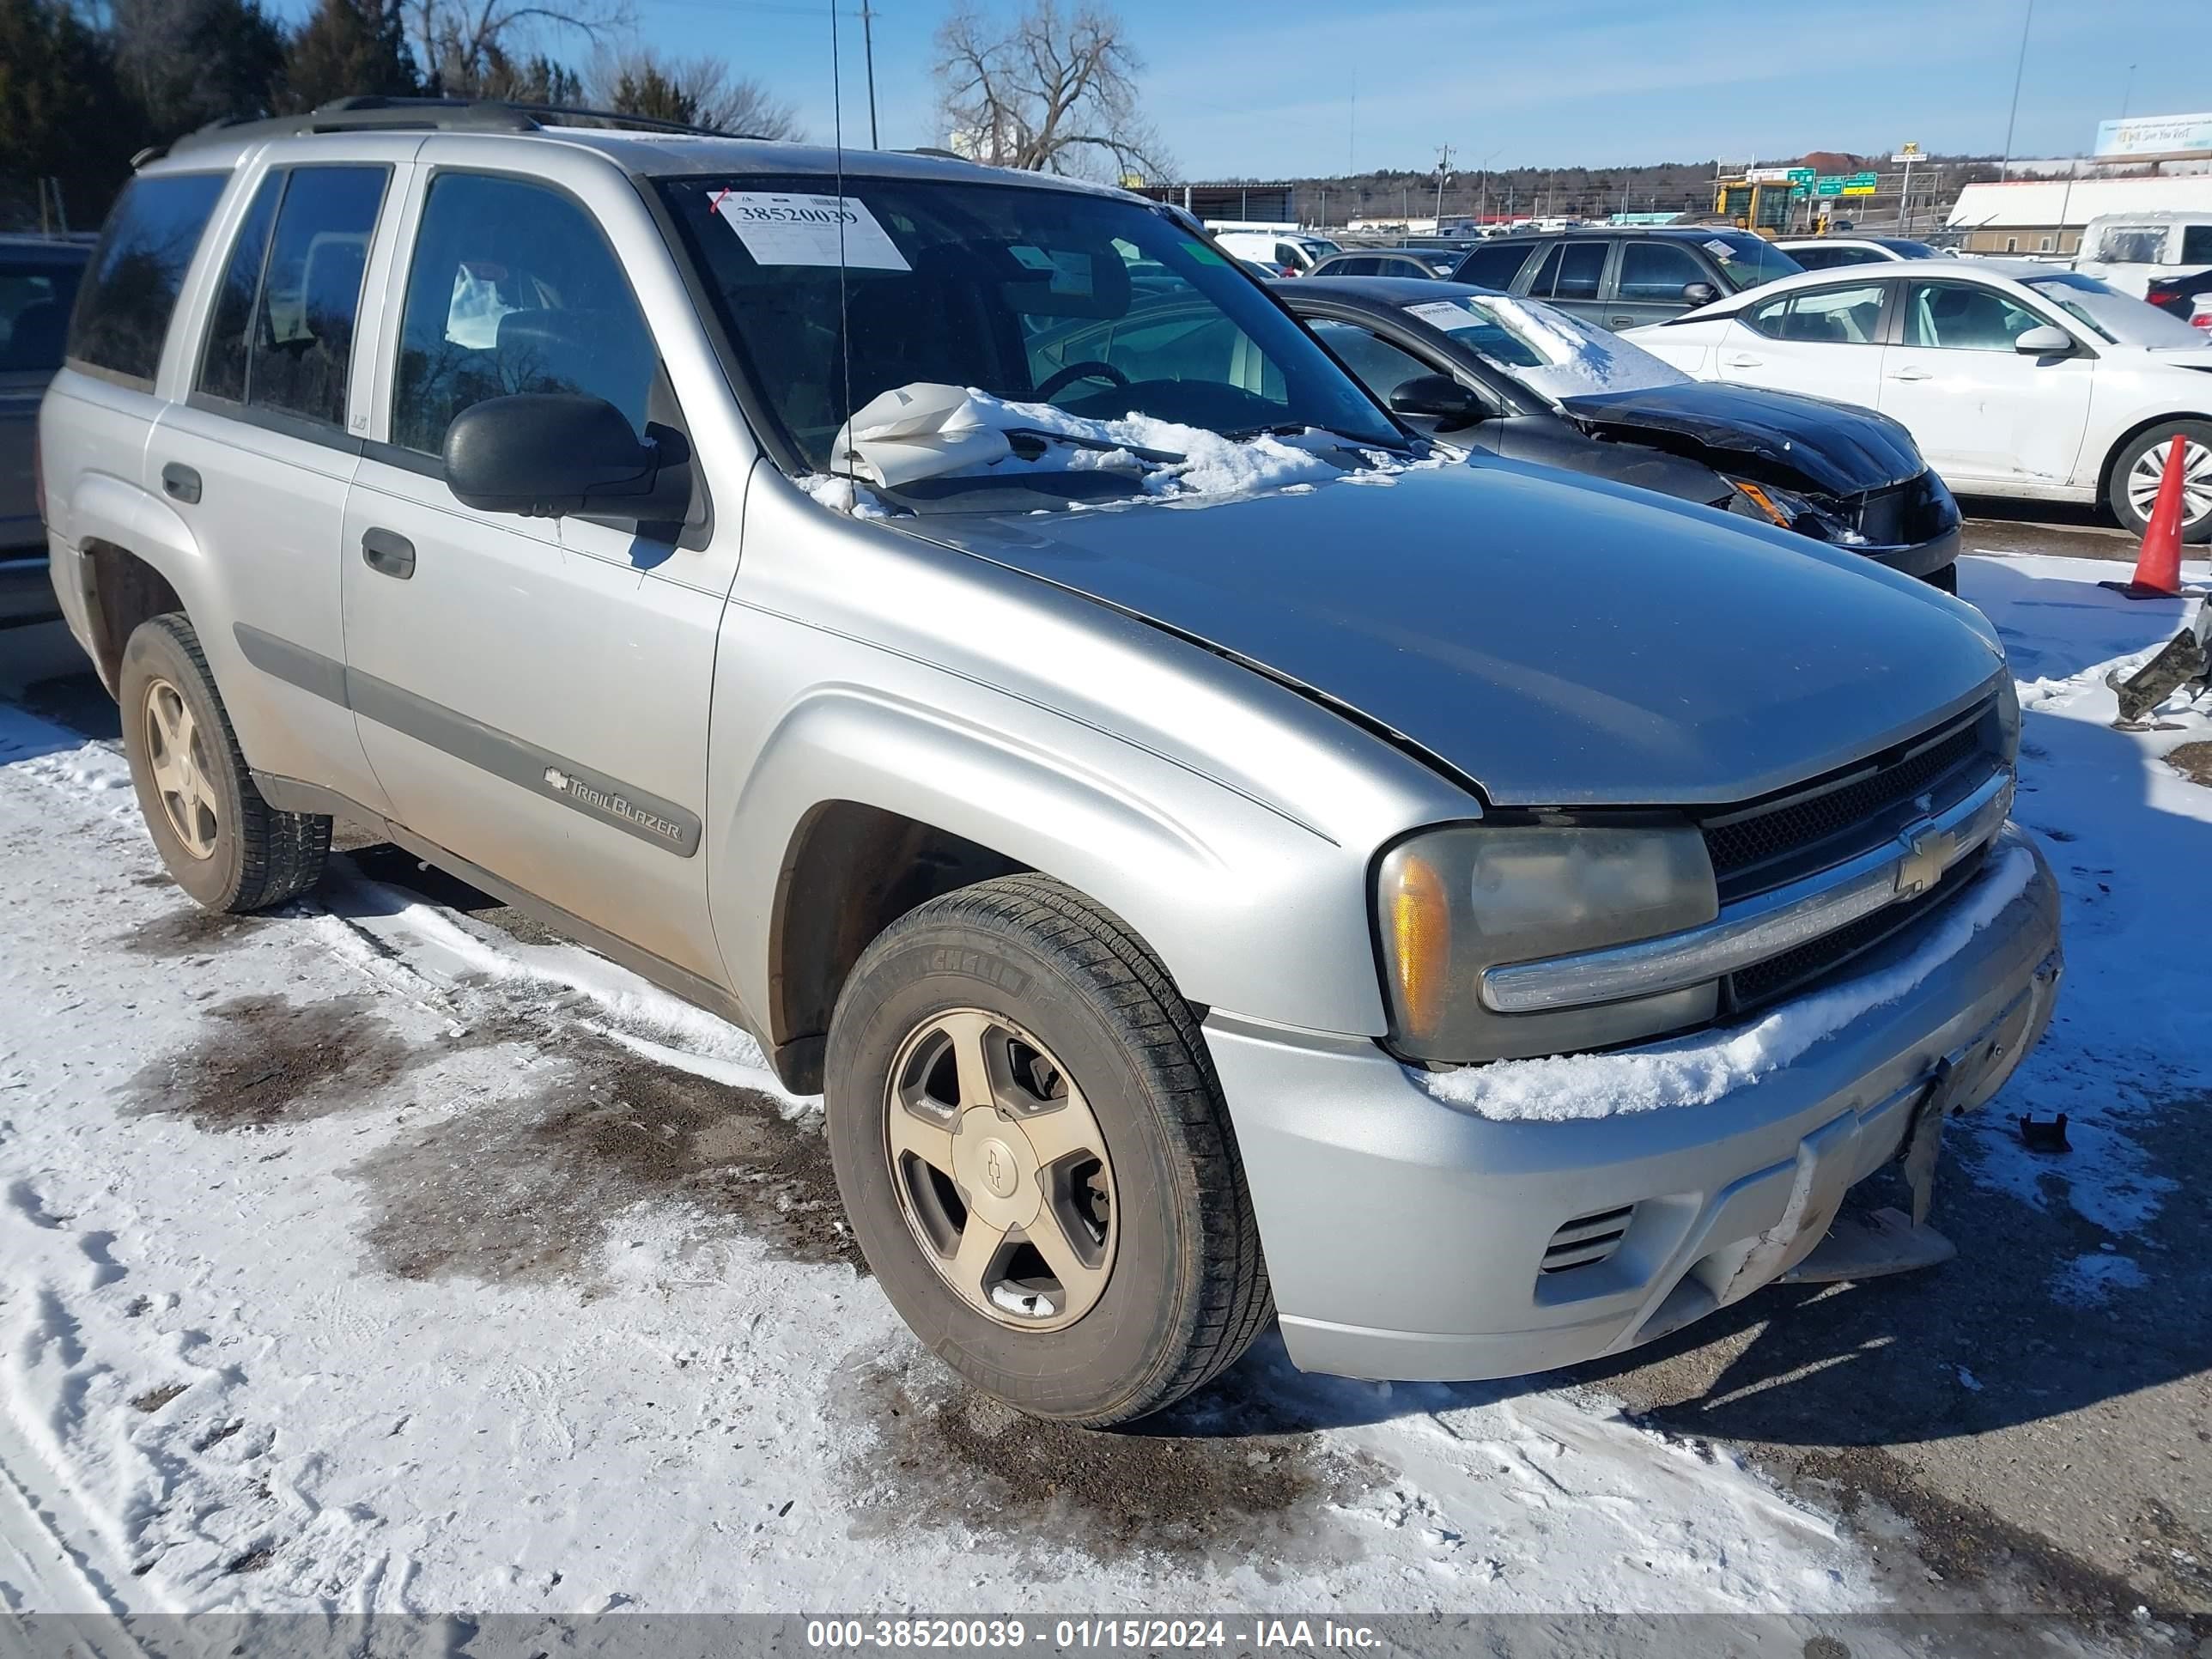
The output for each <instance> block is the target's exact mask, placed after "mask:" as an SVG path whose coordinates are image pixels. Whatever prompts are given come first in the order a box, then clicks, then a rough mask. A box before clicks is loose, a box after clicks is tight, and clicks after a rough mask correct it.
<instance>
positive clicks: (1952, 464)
mask: <svg viewBox="0 0 2212 1659" xmlns="http://www.w3.org/2000/svg"><path fill="white" fill-rule="evenodd" d="M1626 336H1627V337H1628V338H1629V339H1632V340H1633V341H1635V342H1636V343H1637V344H1638V345H1640V346H1642V347H1643V348H1644V349H1645V350H1647V351H1650V352H1651V353H1653V354H1655V355H1656V356H1661V357H1663V358H1665V359H1666V360H1667V361H1668V362H1670V363H1673V364H1674V366H1675V367H1676V368H1680V369H1683V370H1685V371H1686V372H1687V373H1688V374H1693V375H1695V376H1696V377H1697V378H1698V379H1699V380H1723V381H1728V382H1731V383H1734V384H1736V385H1741V386H1771V387H1774V388H1777V389H1779V390H1783V391H1788V392H1811V393H1812V394H1814V396H1816V397H1821V398H1835V399H1836V400H1837V401H1838V402H1841V403H1851V404H1864V405H1865V406H1866V407H1868V408H1869V409H1878V410H1881V412H1882V413H1883V414H1885V415H1888V416H1893V417H1894V418H1895V419H1897V420H1898V421H1899V422H1903V423H1904V425H1905V427H1906V428H1908V429H1909V430H1910V431H1911V434H1912V436H1913V438H1914V440H1915V441H1917V443H1918V444H1919V446H1920V450H1921V453H1923V455H1925V456H1926V457H1927V458H1928V462H1929V465H1931V466H1933V467H1934V468H1935V469H1936V471H1938V472H1939V473H1941V474H1942V477H1943V478H1944V480H1945V482H1947V483H1949V484H1950V486H1951V488H1952V489H1954V491H1956V492H1957V493H1958V494H1960V495H2014V496H2022V497H2026V498H2028V499H2031V500H2035V501H2083V502H2095V501H2105V502H2106V504H2108V505H2109V506H2110V507H2111V508H2112V512H2113V513H2114V514H2115V515H2116V516H2118V519H2119V520H2120V522H2121V524H2122V525H2124V526H2126V527H2127V528H2128V529H2130V530H2131V531H2134V532H2138V533H2140V532H2141V531H2142V528H2143V526H2144V524H2145V523H2146V522H2147V521H2148V519H2149V516H2150V510H2151V506H2152V503H2153V502H2154V501H2156V499H2157V497H2158V488H2159V484H2160V481H2161V480H2162V479H2163V478H2164V477H2165V475H2166V454H2167V451H2168V449H2169V447H2170V446H2171V444H2172V439H2173V436H2174V435H2175V434H2176V433H2179V434H2180V435H2182V436H2183V437H2184V439H2185V441H2186V443H2185V450H2184V454H2183V487H2184V493H2183V501H2182V536H2183V538H2184V539H2185V540H2187V541H2191V542H2205V541H2212V344H2208V343H2207V341H2206V339H2205V337H2204V335H2203V332H2202V331H2199V330H2197V329H2193V328H2191V327H2190V325H2188V324H2187V323H2185V322H2184V321H2182V320H2181V319H2179V318H2178V317H2173V316H2169V315H2168V314H2167V313H2165V312H2163V311H2160V310H2159V309H2158V308H2157V307H2154V306H2148V305H2145V304H2144V303H2143V302H2142V301H2141V300H2137V299H2135V298H2133V297H2131V296H2130V295H2124V294H2120V293H2118V292H2116V291H2115V290H2113V289H2109V288H2107V287H2106V286H2105V284H2104V283H2100V282H2098V281H2097V280H2096V279H2095V278H2094V277H2091V276H2080V275H2078V274H2077V273H2075V272H2073V271H2070V270H2053V269H2052V268H2051V266H2049V265H2039V264H2033V263H2031V262H2029V261H2027V260H1999V259H1955V260H1954V259H1946V260H1944V261H1942V263H1941V264H1936V263H1935V262H1934V261H1930V260H1924V259H1914V260H1904V261H1893V262H1889V263H1886V264H1876V265H1859V266H1857V267H1853V268H1850V269H1848V270H1825V271H1814V272H1810V273H1808V274H1807V275H1805V276H1789V277H1784V278H1783V279H1782V280H1781V281H1779V282H1775V283H1767V284H1766V285H1765V286H1764V287H1762V288H1758V289H1753V290H1752V291H1750V292H1749V293H1747V294H1740V295H1734V296H1732V297H1730V298H1729V299H1726V300H1723V301H1719V302H1718V303H1717V304H1714V305H1710V306H1705V307H1701V308H1699V310H1696V311H1692V312H1686V313H1683V314H1682V315H1681V316H1680V317H1677V318H1674V319H1672V320H1670V321H1668V322H1664V323H1655V324H1652V325H1649V326H1646V327H1644V328H1635V329H1630V330H1627V331H1626Z"/></svg>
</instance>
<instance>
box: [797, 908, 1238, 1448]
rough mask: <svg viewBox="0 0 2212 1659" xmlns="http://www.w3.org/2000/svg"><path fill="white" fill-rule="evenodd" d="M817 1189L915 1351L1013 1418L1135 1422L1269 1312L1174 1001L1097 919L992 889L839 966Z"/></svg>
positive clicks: (1197, 1047) (1188, 1031)
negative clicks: (830, 1171)
mask: <svg viewBox="0 0 2212 1659" xmlns="http://www.w3.org/2000/svg"><path fill="white" fill-rule="evenodd" d="M825 1082H826V1085H827V1087H826V1091H825V1092H826V1096H827V1106H828V1113H829V1148H830V1155H831V1158H832V1160H833V1162H834V1163H835V1164H836V1172H837V1187H838V1191H839V1193H840V1194H841V1195H842V1197H843V1200H844V1203H845V1209H846V1213H847V1215H848V1218H849V1219H850V1220H851V1222H852V1225H853V1231H854V1236H855V1237H857V1238H858V1240H859V1242H860V1249H861V1250H862V1253H863V1254H864V1255H866V1257H867V1261H868V1265H869V1267H871V1268H872V1270H873V1271H874V1273H875V1274H876V1277H877V1279H878V1280H879V1281H880V1282H881V1284H882V1285H883V1287H884V1293H885V1294H886V1295H887V1296H889V1297H890V1300H891V1304H892V1305H893V1306H895V1307H896V1309H897V1310H899V1313H900V1315H901V1316H902V1317H903V1318H904V1319H905V1320H906V1322H907V1323H908V1325H909V1326H911V1327H912V1328H913V1329H914V1331H915V1334H916V1335H918V1336H919V1337H920V1338H921V1340H923V1341H924V1342H925V1343H927V1345H928V1346H930V1347H931V1348H932V1349H933V1350H934V1351H935V1352H937V1354H938V1355H939V1357H940V1358H943V1359H944V1360H945V1363H946V1364H950V1365H951V1367H952V1368H953V1369H954V1370H957V1371H958V1372H959V1373H960V1374H961V1376H963V1377H965V1378H966V1379H967V1380H968V1381H969V1383H972V1384H974V1385H975V1387H976V1388H978V1389H981V1390H982V1391H983V1392H984V1393H986V1394H988V1395H993V1396H994V1397H995V1398H996V1399H998V1400H1000V1401H1004V1402H1005V1403H1006V1404H1007V1405H1009V1406H1012V1407H1015V1408H1016V1409H1017V1410H1020V1411H1024V1412H1029V1413H1033V1414H1035V1415H1037V1416H1041V1417H1049V1418H1054V1419H1060V1420H1063V1421H1067V1422H1073V1423H1080V1424H1085V1425H1093V1426H1103V1425H1107V1424H1112V1423H1119V1422H1124V1421H1127V1420H1128V1419H1132V1418H1136V1417H1141V1416H1144V1415H1145V1414H1146V1413H1150V1412H1154V1411H1157V1410H1158V1409H1159V1408H1160V1407H1163V1406H1165V1405H1167V1404H1169V1403H1170V1401H1175V1400H1177V1399H1179V1398H1181V1397H1182V1395H1185V1394H1188V1392H1190V1390H1192V1389H1195V1388H1198V1387H1200V1385H1201V1384H1203V1383H1206V1382H1208V1381H1209V1380H1211V1379H1212V1377H1214V1376H1217V1375H1218V1373H1220V1372H1221V1371H1222V1370H1225V1369H1226V1368H1227V1367H1228V1366H1229V1365H1230V1364H1232V1363H1233V1362H1234V1361H1235V1360H1236V1359H1237V1356H1239V1355H1240V1354H1242V1353H1243V1352H1244V1350H1245V1349H1246V1348H1247V1347H1248V1346H1249V1345H1250V1343H1251V1341H1252V1339H1253V1338H1254V1336H1255V1335H1256V1334H1258V1333H1259V1331H1260V1329H1261V1327H1262V1326H1263V1325H1264V1324H1265V1323H1266V1322H1267V1320H1268V1319H1269V1318H1270V1317H1271V1316H1272V1315H1273V1303H1272V1300H1271V1298H1270V1297H1269V1294H1268V1289H1267V1270H1266V1268H1265V1267H1264V1266H1263V1264H1262V1263H1261V1257H1260V1242H1259V1232H1258V1228H1257V1225H1256V1224H1255V1221H1254V1219H1253V1215H1252V1205H1251V1199H1250V1196H1249V1193H1248V1192H1247V1190H1246V1188H1245V1183H1244V1172H1243V1164H1242V1163H1241V1162H1240V1161H1239V1159H1238V1158H1237V1142H1236V1136H1235V1134H1234V1133H1233V1132H1232V1130H1231V1127H1230V1122H1229V1114H1228V1109H1227V1108H1226V1107H1225V1104H1224V1103H1223V1102H1222V1099H1221V1091H1220V1086H1219V1084H1218V1081H1217V1080H1216V1079H1215V1077H1214V1074H1213V1067H1212V1060H1211V1058H1210V1056H1209V1055H1208V1054H1207V1053H1206V1046H1205V1042H1204V1041H1203V1039H1202V1038H1201V1036H1200V1034H1199V1030H1198V1024H1197V1020H1196V1018H1194V1015H1193V1014H1192V1012H1191V1010H1190V1007H1189V1006H1188V1004H1187V1003H1185V1002H1184V1001H1183V1000H1182V997H1181V996H1180V995H1178V994H1176V990H1175V987H1174V986H1173V985H1172V984H1171V983H1170V981H1169V980H1168V977H1167V975H1166V973H1165V971H1164V969H1162V968H1161V967H1160V964H1159V963H1158V961H1157V960H1155V959H1154V958H1153V957H1152V955H1151V953H1150V952H1149V951H1146V949H1145V947H1144V945H1142V944H1141V943H1140V942H1139V940H1138V939H1136V938H1135V937H1134V936H1133V934H1131V933H1129V932H1128V930H1127V928H1126V927H1123V926H1122V924H1121V922H1120V921H1118V920H1116V919H1115V917H1113V916H1112V915H1109V914H1108V913H1107V912H1105V911H1103V910H1101V909H1100V908H1097V906H1095V905H1093V904H1091V902H1089V901H1088V900H1086V899H1085V898H1084V897H1083V896H1081V895H1080V894H1078V893H1076V892H1074V891H1073V890H1072V889H1069V888H1067V887H1066V886H1063V885H1062V884H1060V883H1058V882H1054V881H1051V880H1048V879H1047V878H1042V877H1037V876H1012V877H1006V878H1001V879H1000V880H996V881H989V882H984V883H981V884H978V885H976V886H974V887H968V888H963V889H962V890H959V891H957V892H955V893H949V894H946V895H945V896H943V897H941V898H938V899H934V900H932V901H931V902H929V903H927V904H925V905H922V906H921V908H918V909H915V910H914V911H912V912H910V913H908V915H906V916H904V917H902V918H901V919H900V920H899V921H896V922H895V923H893V924H892V925H891V927H889V928H888V929H886V930H885V931H884V933H883V934H882V935H881V936H880V937H878V939H876V940H875V942H874V943H873V944H872V945H870V946H869V947H868V949H867V951H866V952H865V953H864V954H863V955H862V957H861V958H860V963H858V965H857V966H855V968H854V970H853V974H852V977H851V978H850V979H849V980H848V981H847V983H846V986H845V989H844V992H843V994H842V995H841V996H840V997H839V999H838V1003H837V1010H836V1015H835V1017H834V1018H833V1020H832V1022H831V1025H830V1034H829V1057H828V1064H827V1076H826V1079H825Z"/></svg>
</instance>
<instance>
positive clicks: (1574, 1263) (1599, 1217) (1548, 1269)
mask: <svg viewBox="0 0 2212 1659" xmlns="http://www.w3.org/2000/svg"><path fill="white" fill-rule="evenodd" d="M1635 1218H1636V1206H1634V1205H1633V1204H1631V1205H1627V1206H1624V1207H1623V1208H1621V1209H1618V1210H1601V1211H1600V1212H1598V1213H1596V1214H1595V1215H1585V1216H1577V1217H1576V1218H1575V1219H1573V1220H1572V1221H1570V1222H1568V1223H1567V1224H1566V1225H1565V1226H1563V1227H1561V1228H1560V1229H1559V1231H1557V1232H1555V1233H1553V1235H1552V1242H1551V1243H1549V1244H1548V1245H1547V1246H1546V1247H1545V1249H1544V1265H1543V1271H1544V1272H1545V1273H1565V1272H1567V1271H1568V1270H1569V1269H1570V1268H1573V1267H1595V1266H1597V1264H1598V1263H1599V1262H1601V1261H1604V1260H1606V1259H1607V1257H1608V1256H1610V1255H1612V1254H1613V1252H1614V1251H1615V1250H1617V1249H1620V1241H1621V1239H1622V1238H1623V1237H1626V1235H1627V1232H1628V1224H1629V1223H1630V1222H1631V1221H1632V1220H1634V1219H1635Z"/></svg>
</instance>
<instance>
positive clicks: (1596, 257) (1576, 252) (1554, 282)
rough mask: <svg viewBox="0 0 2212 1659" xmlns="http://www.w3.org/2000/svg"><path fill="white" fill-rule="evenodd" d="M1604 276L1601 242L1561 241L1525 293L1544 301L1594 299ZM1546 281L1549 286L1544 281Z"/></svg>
mask: <svg viewBox="0 0 2212 1659" xmlns="http://www.w3.org/2000/svg"><path fill="white" fill-rule="evenodd" d="M1604 275H1605V244H1604V243H1603V242H1562V243H1560V244H1559V246H1558V247H1557V248H1555V249H1553V257H1552V258H1549V259H1547V260H1546V261H1545V262H1544V269H1543V270H1542V271H1541V272H1539V273H1538V275H1537V277H1536V282H1535V284H1534V286H1533V287H1531V288H1530V289H1529V290H1528V291H1529V293H1531V294H1533V295H1536V296H1537V297H1538V298H1539V299H1546V300H1595V299H1596V298H1597V285H1598V279H1599V278H1600V277H1601V276H1604ZM1547 277H1548V278H1550V286H1548V287H1547V286H1545V279H1546V278H1547Z"/></svg>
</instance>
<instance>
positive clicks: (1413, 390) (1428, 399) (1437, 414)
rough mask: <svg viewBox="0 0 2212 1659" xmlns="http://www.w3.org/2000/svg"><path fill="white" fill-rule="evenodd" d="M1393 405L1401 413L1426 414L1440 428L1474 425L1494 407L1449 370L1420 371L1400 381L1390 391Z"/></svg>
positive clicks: (1447, 428)
mask: <svg viewBox="0 0 2212 1659" xmlns="http://www.w3.org/2000/svg"><path fill="white" fill-rule="evenodd" d="M1390 407H1391V408H1393V409H1395V410H1397V411H1398V413H1399V414H1401V415H1425V416H1430V417H1431V418H1432V419H1434V420H1435V421H1436V422H1437V427H1438V429H1439V430H1442V431H1447V432H1449V430H1451V429H1452V428H1454V427H1462V426H1473V425H1474V423H1475V422H1477V421H1479V420H1480V419H1481V418H1482V417H1483V416H1486V415H1487V414H1488V413H1489V412H1490V410H1488V408H1486V406H1485V405H1484V404H1483V402H1482V400H1481V399H1480V398H1478V397H1476V396H1475V395H1474V393H1473V392H1470V391H1468V389H1467V388H1466V387H1465V386H1462V385H1461V384H1460V383H1459V382H1458V381H1457V380H1454V379H1452V377H1451V376H1450V375H1449V374H1416V375H1415V376H1413V379H1412V380H1405V381H1401V382H1400V384H1399V386H1398V387H1397V389H1396V390H1395V391H1394V392H1391V394H1390Z"/></svg>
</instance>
